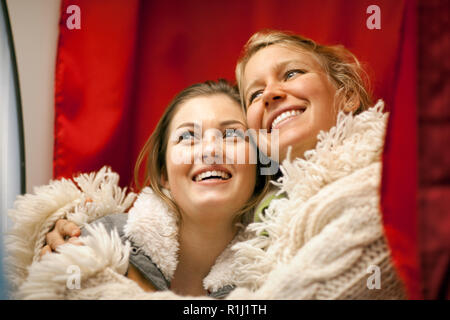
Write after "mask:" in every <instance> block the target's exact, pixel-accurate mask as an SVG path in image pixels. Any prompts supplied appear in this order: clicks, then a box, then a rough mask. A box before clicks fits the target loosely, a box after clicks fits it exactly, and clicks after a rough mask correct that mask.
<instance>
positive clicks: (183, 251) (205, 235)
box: [171, 220, 237, 296]
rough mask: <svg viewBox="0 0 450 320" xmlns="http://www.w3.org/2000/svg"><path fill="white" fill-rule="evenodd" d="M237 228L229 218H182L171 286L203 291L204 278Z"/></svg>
mask: <svg viewBox="0 0 450 320" xmlns="http://www.w3.org/2000/svg"><path fill="white" fill-rule="evenodd" d="M236 231H237V228H236V227H235V226H233V225H232V223H230V222H227V223H217V222H216V223H214V224H209V225H208V226H205V225H202V224H199V223H198V222H194V221H186V220H183V221H182V222H181V224H180V229H179V248H180V250H179V259H178V265H177V269H176V270H175V274H174V276H173V279H172V281H171V289H172V290H173V291H175V292H176V293H178V294H182V295H191V296H196V295H204V294H205V293H206V291H205V289H204V288H203V279H204V278H205V277H206V276H207V275H208V273H209V271H210V270H211V268H212V266H213V265H214V263H215V261H216V259H217V258H218V257H219V255H220V254H221V253H222V252H223V251H224V250H225V248H226V247H227V246H228V244H229V243H230V242H231V240H233V238H234V236H235V234H236Z"/></svg>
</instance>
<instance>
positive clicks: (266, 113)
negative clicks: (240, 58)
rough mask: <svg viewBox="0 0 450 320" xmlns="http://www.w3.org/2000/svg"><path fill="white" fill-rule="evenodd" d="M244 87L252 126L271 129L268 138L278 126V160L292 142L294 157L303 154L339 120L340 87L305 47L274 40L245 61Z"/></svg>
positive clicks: (248, 118) (271, 153)
mask: <svg viewBox="0 0 450 320" xmlns="http://www.w3.org/2000/svg"><path fill="white" fill-rule="evenodd" d="M243 90H244V99H245V101H246V105H247V120H248V124H249V127H250V128H252V129H266V130H267V132H268V139H267V143H268V144H270V142H271V137H270V136H271V134H273V133H274V131H272V130H275V129H278V130H279V131H278V134H279V143H278V148H279V157H280V158H279V161H282V160H284V159H285V157H286V153H287V150H288V147H289V146H292V153H291V156H292V158H296V157H301V158H302V157H303V156H304V153H305V151H307V150H310V149H313V148H314V147H315V145H316V143H317V135H318V133H319V132H320V131H321V130H324V131H327V130H329V129H330V128H331V127H332V126H334V125H335V124H336V118H337V112H336V109H335V107H334V105H335V94H336V88H335V86H334V85H333V84H332V83H331V82H330V81H329V79H328V77H327V75H326V73H325V72H324V70H323V68H322V67H321V65H320V64H319V62H318V61H317V60H316V59H315V58H314V57H313V56H312V55H311V54H309V53H307V52H304V51H301V50H300V49H296V48H295V49H294V48H290V47H284V46H279V45H271V46H269V47H267V48H264V49H261V50H260V51H258V52H256V53H255V55H253V56H252V57H251V58H250V60H249V61H248V63H247V65H246V67H245V71H244V75H243ZM273 148H277V146H274V145H271V146H269V150H271V149H272V151H271V152H269V156H271V155H272V158H273V154H274V152H273ZM274 160H278V159H274Z"/></svg>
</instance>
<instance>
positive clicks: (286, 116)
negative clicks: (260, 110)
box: [270, 110, 304, 128]
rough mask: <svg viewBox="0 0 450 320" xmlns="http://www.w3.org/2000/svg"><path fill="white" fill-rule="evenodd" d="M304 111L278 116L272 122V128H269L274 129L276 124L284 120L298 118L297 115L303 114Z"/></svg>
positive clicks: (292, 111)
mask: <svg viewBox="0 0 450 320" xmlns="http://www.w3.org/2000/svg"><path fill="white" fill-rule="evenodd" d="M303 111H304V110H291V111H285V112H283V113H282V114H280V115H279V116H278V117H276V118H275V120H273V122H272V126H271V127H270V128H274V127H275V126H276V125H277V124H279V123H280V122H281V121H283V120H284V119H286V118H290V117H294V116H298V115H299V114H301V113H303Z"/></svg>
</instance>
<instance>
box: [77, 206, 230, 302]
mask: <svg viewBox="0 0 450 320" xmlns="http://www.w3.org/2000/svg"><path fill="white" fill-rule="evenodd" d="M127 219H128V214H126V213H117V214H111V215H108V216H105V217H103V218H100V219H98V220H95V221H94V222H92V223H91V224H97V223H102V224H103V225H104V226H105V228H106V230H107V231H112V230H113V229H117V232H118V233H119V236H120V238H121V239H122V241H123V242H125V241H129V242H130V245H131V249H130V260H129V262H130V263H131V264H132V265H133V266H134V267H135V268H136V269H138V270H139V271H140V272H141V273H142V275H143V276H144V277H145V278H146V279H147V280H148V281H150V283H151V284H153V286H154V287H155V288H156V289H157V290H159V291H162V290H169V288H170V281H169V280H167V279H166V278H165V277H164V274H163V273H162V272H161V270H159V268H158V266H157V265H156V264H155V263H154V262H153V261H152V258H151V257H149V256H148V255H146V254H145V253H144V251H143V250H142V249H141V248H139V247H138V246H136V245H135V244H134V243H133V241H131V240H130V239H129V238H128V237H127V236H126V235H125V232H124V227H125V224H126V223H127ZM88 234H89V233H88V231H87V230H86V229H85V228H82V229H81V235H82V236H86V235H88ZM233 289H234V286H232V285H226V286H224V287H222V288H220V289H219V290H217V291H214V292H208V296H210V297H212V298H217V299H222V298H224V297H226V296H227V295H228V294H229V293H230V292H231V291H232V290H233Z"/></svg>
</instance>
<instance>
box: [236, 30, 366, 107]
mask: <svg viewBox="0 0 450 320" xmlns="http://www.w3.org/2000/svg"><path fill="white" fill-rule="evenodd" d="M275 44H276V45H280V46H284V47H288V48H291V49H292V48H294V49H300V50H302V51H303V52H307V53H310V54H311V55H312V56H313V57H315V58H316V59H317V60H318V62H319V63H320V65H321V66H322V68H323V70H324V71H325V73H326V74H327V75H328V77H329V79H330V81H331V82H332V83H333V84H334V85H335V86H336V88H337V91H336V98H337V99H336V101H343V103H344V105H347V104H349V103H351V104H353V103H358V104H359V105H358V106H357V107H356V108H355V109H354V110H355V111H354V112H355V113H359V112H361V111H363V110H365V109H367V108H368V107H369V106H370V105H371V104H372V94H371V90H370V81H369V77H368V76H367V73H366V72H365V71H364V69H363V68H362V66H361V64H360V62H359V61H358V59H357V58H356V57H355V56H354V55H353V54H352V53H351V52H350V51H349V50H347V49H346V48H344V47H343V46H342V45H335V46H327V45H320V44H318V43H316V42H315V41H313V40H311V39H307V38H305V37H302V36H300V35H297V34H294V33H290V32H284V31H276V30H263V31H260V32H257V33H255V34H253V35H252V36H251V37H250V39H249V40H248V41H247V43H246V44H245V46H244V48H243V51H242V53H241V55H240V57H239V59H238V62H237V65H236V81H237V84H238V87H239V91H240V95H241V100H242V105H243V107H244V109H246V107H247V106H246V101H245V99H244V89H243V76H244V72H245V67H246V65H247V63H248V61H249V60H250V58H251V57H252V56H253V55H254V54H255V53H256V52H258V51H259V50H261V49H263V48H266V47H268V46H271V45H275Z"/></svg>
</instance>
